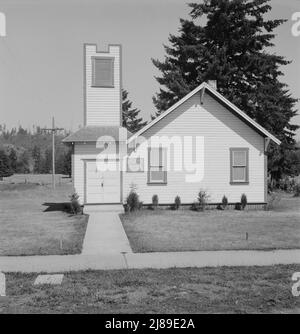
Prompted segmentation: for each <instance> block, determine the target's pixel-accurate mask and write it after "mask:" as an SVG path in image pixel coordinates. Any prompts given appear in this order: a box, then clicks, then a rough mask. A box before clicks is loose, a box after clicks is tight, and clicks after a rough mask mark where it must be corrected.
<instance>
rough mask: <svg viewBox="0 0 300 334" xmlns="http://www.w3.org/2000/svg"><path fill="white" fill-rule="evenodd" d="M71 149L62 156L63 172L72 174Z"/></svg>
mask: <svg viewBox="0 0 300 334" xmlns="http://www.w3.org/2000/svg"><path fill="white" fill-rule="evenodd" d="M71 161H72V149H69V150H68V151H67V152H66V153H65V156H64V160H63V162H64V164H63V174H65V175H69V177H71V176H72V163H71Z"/></svg>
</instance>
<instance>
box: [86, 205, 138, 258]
mask: <svg viewBox="0 0 300 334" xmlns="http://www.w3.org/2000/svg"><path fill="white" fill-rule="evenodd" d="M105 208H106V207H104V208H103V209H102V210H99V209H97V208H95V207H93V206H91V207H88V208H87V209H85V212H86V213H88V214H89V216H90V217H89V221H88V225H87V230H86V233H85V237H84V241H83V246H82V255H93V254H111V253H112V254H120V253H123V252H126V253H132V249H131V247H130V244H129V241H128V238H127V235H126V233H125V231H124V228H123V225H122V222H121V220H120V217H119V214H118V213H119V210H118V207H112V208H111V209H109V208H108V209H107V208H106V209H105Z"/></svg>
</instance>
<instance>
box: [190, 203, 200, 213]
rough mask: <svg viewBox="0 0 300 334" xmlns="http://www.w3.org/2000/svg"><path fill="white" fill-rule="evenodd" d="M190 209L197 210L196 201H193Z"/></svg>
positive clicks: (197, 204)
mask: <svg viewBox="0 0 300 334" xmlns="http://www.w3.org/2000/svg"><path fill="white" fill-rule="evenodd" d="M191 210H192V211H199V203H198V202H194V203H193V204H192V205H191Z"/></svg>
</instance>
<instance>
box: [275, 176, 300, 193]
mask: <svg viewBox="0 0 300 334" xmlns="http://www.w3.org/2000/svg"><path fill="white" fill-rule="evenodd" d="M295 185H296V181H295V179H294V178H291V177H288V176H286V177H284V178H282V179H281V180H279V183H278V187H279V189H281V190H283V191H286V192H293V190H294V187H295Z"/></svg>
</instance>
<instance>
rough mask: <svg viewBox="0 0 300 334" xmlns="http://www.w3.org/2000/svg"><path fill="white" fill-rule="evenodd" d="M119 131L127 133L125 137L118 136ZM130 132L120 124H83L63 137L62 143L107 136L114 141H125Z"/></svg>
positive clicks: (95, 139)
mask: <svg viewBox="0 0 300 334" xmlns="http://www.w3.org/2000/svg"><path fill="white" fill-rule="evenodd" d="M120 131H124V133H125V134H126V133H127V137H126V136H124V137H125V138H120ZM131 135H132V134H131V133H130V132H129V131H128V130H127V129H125V128H122V127H121V126H85V127H83V128H81V129H79V130H77V131H76V132H74V133H72V134H70V135H69V136H68V137H66V138H65V139H63V142H64V143H70V142H96V141H97V140H98V138H100V137H103V136H109V137H112V138H114V140H115V141H126V140H127V138H129V137H130V136H131Z"/></svg>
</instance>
